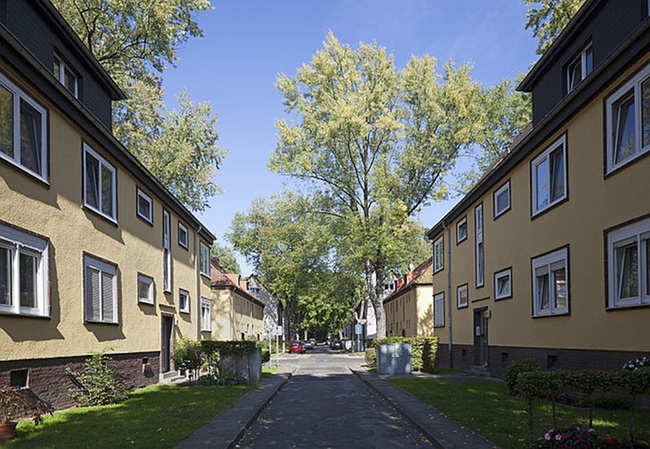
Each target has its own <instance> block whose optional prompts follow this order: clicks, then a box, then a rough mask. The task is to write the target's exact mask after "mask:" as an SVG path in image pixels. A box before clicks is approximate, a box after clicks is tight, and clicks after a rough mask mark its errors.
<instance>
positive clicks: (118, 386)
mask: <svg viewBox="0 0 650 449" xmlns="http://www.w3.org/2000/svg"><path fill="white" fill-rule="evenodd" d="M111 360H112V359H111V358H110V357H109V356H107V355H106V352H105V351H102V352H96V353H94V354H93V355H92V356H91V357H90V358H88V359H86V361H85V362H84V370H83V372H76V371H72V370H71V369H69V368H68V369H66V373H67V374H68V375H69V376H70V377H71V378H72V380H73V382H74V383H75V385H76V388H71V389H70V390H68V394H69V395H70V397H71V398H72V399H73V400H75V401H76V402H77V403H79V404H81V405H84V406H89V405H107V404H117V403H120V402H122V401H123V400H124V399H126V396H127V394H128V389H127V387H126V384H125V382H124V377H123V376H122V375H121V374H120V373H118V372H117V371H116V370H115V368H113V367H112V366H110V365H109V362H110V361H111Z"/></svg>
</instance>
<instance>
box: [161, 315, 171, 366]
mask: <svg viewBox="0 0 650 449" xmlns="http://www.w3.org/2000/svg"><path fill="white" fill-rule="evenodd" d="M160 335H161V342H160V343H161V344H160V372H162V373H166V372H168V371H171V369H172V366H171V365H172V363H171V358H172V357H171V353H172V345H173V338H174V317H173V316H170V315H163V316H162V329H161V333H160Z"/></svg>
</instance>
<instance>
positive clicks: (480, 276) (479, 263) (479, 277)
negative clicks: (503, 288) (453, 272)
mask: <svg viewBox="0 0 650 449" xmlns="http://www.w3.org/2000/svg"><path fill="white" fill-rule="evenodd" d="M474 227H475V229H476V261H475V265H476V286H477V287H483V284H484V283H485V266H484V265H485V263H484V262H485V254H484V252H485V250H484V247H483V203H481V204H479V205H478V206H476V208H475V209H474Z"/></svg>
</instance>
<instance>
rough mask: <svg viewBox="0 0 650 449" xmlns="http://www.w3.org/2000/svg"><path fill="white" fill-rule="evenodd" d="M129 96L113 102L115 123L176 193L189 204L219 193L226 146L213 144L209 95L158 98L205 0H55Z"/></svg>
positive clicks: (204, 202) (196, 32) (195, 206)
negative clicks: (172, 105) (170, 102)
mask: <svg viewBox="0 0 650 449" xmlns="http://www.w3.org/2000/svg"><path fill="white" fill-rule="evenodd" d="M52 3H53V4H54V6H55V7H56V8H57V9H58V10H59V11H60V12H61V14H62V15H63V17H64V18H65V19H66V20H67V21H68V23H70V25H71V26H72V28H73V29H74V30H75V32H76V33H77V34H78V35H79V37H80V38H81V40H82V41H83V42H84V43H85V44H86V46H87V47H88V48H89V49H90V51H91V52H92V54H93V55H94V56H95V58H97V60H98V61H99V62H100V63H101V64H102V65H103V67H104V68H105V69H106V70H107V72H108V73H109V74H110V75H111V77H112V78H113V79H114V80H115V81H116V83H117V84H118V85H119V86H120V88H121V89H122V90H123V91H124V92H125V93H126V96H127V99H126V100H124V101H122V102H120V103H119V104H116V105H115V107H114V112H113V122H114V127H113V131H114V133H115V135H116V136H117V138H118V139H120V140H121V141H122V143H124V144H125V146H126V147H127V148H128V149H129V151H131V152H132V153H133V154H134V155H135V156H136V157H137V158H138V159H139V160H140V161H141V162H142V163H143V164H144V165H145V166H146V167H147V168H148V169H149V170H150V171H151V173H152V174H153V175H154V176H156V177H157V178H158V179H159V180H160V181H161V182H162V183H163V184H164V185H165V186H166V187H167V188H168V189H169V190H170V191H171V192H172V193H173V194H174V195H176V196H177V197H178V199H179V200H180V201H181V202H182V203H184V204H185V205H186V206H187V207H188V208H190V209H192V210H194V211H203V210H205V208H206V207H208V200H209V198H210V197H211V196H213V195H215V194H217V193H219V187H218V186H217V185H216V184H215V183H214V181H213V178H214V177H215V175H216V174H217V169H218V167H219V165H220V164H221V161H222V160H223V158H224V156H225V155H226V151H225V150H223V149H222V148H220V147H219V146H218V145H217V141H218V138H219V135H218V134H217V132H216V130H215V124H216V120H217V118H216V115H213V114H212V110H211V106H210V104H209V103H193V102H192V101H191V99H190V96H189V94H188V93H187V92H186V91H182V92H180V93H179V94H178V95H177V100H178V108H177V109H169V108H167V107H166V106H165V104H164V101H163V95H164V89H163V88H162V79H161V75H162V73H163V71H164V70H165V68H166V67H167V65H173V64H174V62H175V61H176V60H177V59H178V58H177V56H176V52H177V50H178V48H179V47H180V46H181V45H182V44H183V43H185V42H187V40H188V39H189V38H191V37H200V36H202V35H203V31H202V30H201V28H200V27H199V26H198V24H197V22H196V21H195V20H194V19H193V14H195V13H197V12H200V11H203V10H207V9H210V8H211V5H210V2H209V1H208V0H121V1H119V2H118V1H115V2H113V1H108V0H53V1H52Z"/></svg>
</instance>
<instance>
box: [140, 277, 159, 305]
mask: <svg viewBox="0 0 650 449" xmlns="http://www.w3.org/2000/svg"><path fill="white" fill-rule="evenodd" d="M141 285H144V286H146V287H147V294H146V296H141V295H140V293H141V292H140V286H141ZM154 292H155V290H154V280H153V278H152V277H150V276H147V275H145V274H141V273H138V302H139V303H140V304H150V305H153V304H154Z"/></svg>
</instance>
